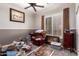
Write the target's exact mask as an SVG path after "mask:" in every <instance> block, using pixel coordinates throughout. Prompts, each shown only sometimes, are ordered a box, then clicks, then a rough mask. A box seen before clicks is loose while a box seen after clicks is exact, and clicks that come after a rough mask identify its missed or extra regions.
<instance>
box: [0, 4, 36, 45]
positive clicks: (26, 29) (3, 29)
mask: <svg viewBox="0 0 79 59" xmlns="http://www.w3.org/2000/svg"><path fill="white" fill-rule="evenodd" d="M10 8H13V9H16V10H19V11H22V12H24V13H25V23H19V22H12V21H10V15H9V9H10ZM34 28H35V17H34V15H33V14H32V13H30V12H29V11H26V10H24V9H23V8H21V7H19V6H17V5H15V4H13V3H0V44H2V45H4V44H9V43H12V41H14V40H17V41H18V38H19V37H23V36H25V35H26V37H28V36H27V34H29V33H30V32H31V31H32V30H33V29H34Z"/></svg>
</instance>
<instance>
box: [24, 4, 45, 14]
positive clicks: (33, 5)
mask: <svg viewBox="0 0 79 59" xmlns="http://www.w3.org/2000/svg"><path fill="white" fill-rule="evenodd" d="M29 4H30V6H28V7H25V8H24V9H28V8H30V7H32V8H33V9H34V11H35V12H36V11H37V10H36V8H35V7H41V8H44V6H41V5H37V4H36V3H29Z"/></svg>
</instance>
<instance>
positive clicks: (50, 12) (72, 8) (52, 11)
mask: <svg viewBox="0 0 79 59" xmlns="http://www.w3.org/2000/svg"><path fill="white" fill-rule="evenodd" d="M54 7H55V6H54ZM64 8H70V20H69V21H70V29H75V28H76V21H75V19H76V16H75V4H74V3H70V4H65V3H62V4H61V5H60V6H58V7H57V8H55V9H53V8H48V9H46V10H43V11H40V12H38V13H37V15H36V26H37V27H36V28H41V20H40V19H41V15H45V16H49V15H53V14H56V13H60V12H62V11H63V9H64Z"/></svg>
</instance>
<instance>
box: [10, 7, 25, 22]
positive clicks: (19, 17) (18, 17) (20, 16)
mask: <svg viewBox="0 0 79 59" xmlns="http://www.w3.org/2000/svg"><path fill="white" fill-rule="evenodd" d="M10 21H14V22H21V23H24V22H25V13H24V12H21V11H18V10H15V9H13V8H10Z"/></svg>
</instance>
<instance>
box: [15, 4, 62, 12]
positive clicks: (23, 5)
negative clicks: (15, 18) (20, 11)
mask: <svg viewBox="0 0 79 59" xmlns="http://www.w3.org/2000/svg"><path fill="white" fill-rule="evenodd" d="M16 5H18V6H20V7H22V8H25V7H28V6H29V4H28V3H16ZM37 5H43V6H44V8H40V7H35V8H36V9H37V11H41V10H44V9H49V8H51V7H52V8H53V9H54V8H57V7H59V6H61V5H62V4H61V3H37ZM26 10H29V11H33V12H34V10H33V8H32V7H30V8H28V9H26Z"/></svg>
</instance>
